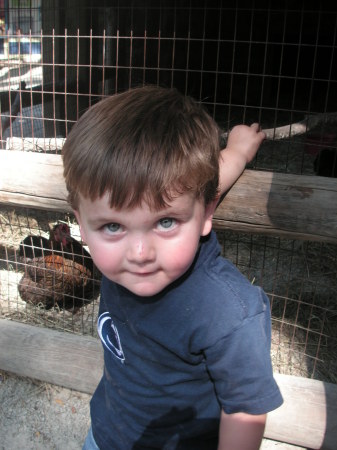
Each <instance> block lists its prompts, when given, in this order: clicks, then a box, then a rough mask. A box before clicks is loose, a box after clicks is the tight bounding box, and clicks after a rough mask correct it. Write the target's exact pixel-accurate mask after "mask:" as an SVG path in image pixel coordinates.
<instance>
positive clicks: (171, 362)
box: [91, 232, 282, 450]
mask: <svg viewBox="0 0 337 450" xmlns="http://www.w3.org/2000/svg"><path fill="white" fill-rule="evenodd" d="M98 331H99V335H100V337H101V340H102V343H103V348H104V374H103V377H102V379H101V381H100V383H99V385H98V387H97V390H96V391H95V393H94V395H93V398H92V400H91V420H92V427H93V434H94V438H95V440H96V443H97V445H98V447H99V448H100V449H101V450H111V449H114V450H128V449H155V448H157V449H166V450H169V449H170V450H171V449H184V450H187V449H193V450H197V449H204V450H212V449H216V448H217V438H218V429H219V419H220V412H221V408H223V409H224V411H225V412H226V413H235V412H245V413H249V414H264V413H267V412H269V411H271V410H273V409H275V408H277V407H278V406H280V405H281V403H282V397H281V394H280V391H279V389H278V387H277V385H276V382H275V380H274V378H273V374H272V367H271V361H270V335H271V323H270V308H269V300H268V298H267V296H266V295H265V294H264V292H263V291H262V290H261V289H260V288H258V287H255V286H252V285H251V284H250V283H249V281H248V280H247V279H246V278H245V277H244V276H243V275H242V274H241V273H240V272H239V271H238V270H237V269H236V268H235V266H233V265H232V264H231V263H230V262H229V261H227V260H226V259H224V258H223V257H222V256H221V255H220V248H219V244H218V241H217V239H216V235H215V233H214V232H212V233H211V234H210V235H209V236H207V237H206V238H203V239H202V241H201V245H200V249H199V252H198V254H197V256H196V258H195V261H194V263H193V265H192V267H191V268H190V269H189V270H188V272H187V273H186V274H185V275H183V276H182V277H181V278H180V279H179V280H177V281H176V282H175V283H173V284H172V285H170V286H169V287H168V288H166V289H165V290H164V291H162V292H160V294H158V295H155V296H153V297H139V296H136V295H134V294H132V293H131V292H130V291H128V290H127V289H125V288H123V287H121V286H120V285H117V284H115V283H112V282H111V281H109V280H108V279H106V278H105V277H103V280H102V288H101V301H100V311H99V319H98Z"/></svg>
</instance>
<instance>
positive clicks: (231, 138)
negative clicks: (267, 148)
mask: <svg viewBox="0 0 337 450" xmlns="http://www.w3.org/2000/svg"><path fill="white" fill-rule="evenodd" d="M265 137H266V135H265V134H264V132H263V131H261V130H260V125H259V124H258V123H253V124H252V125H251V126H250V127H248V126H247V125H237V126H235V127H234V128H233V129H232V130H231V132H230V133H229V135H228V140H227V147H226V149H227V150H230V149H232V150H235V151H236V152H238V153H239V154H240V155H241V157H242V158H243V160H244V161H245V164H247V163H249V162H250V161H252V159H253V158H254V156H255V155H256V152H257V151H258V149H259V147H260V145H261V143H262V141H263V140H264V139H265Z"/></svg>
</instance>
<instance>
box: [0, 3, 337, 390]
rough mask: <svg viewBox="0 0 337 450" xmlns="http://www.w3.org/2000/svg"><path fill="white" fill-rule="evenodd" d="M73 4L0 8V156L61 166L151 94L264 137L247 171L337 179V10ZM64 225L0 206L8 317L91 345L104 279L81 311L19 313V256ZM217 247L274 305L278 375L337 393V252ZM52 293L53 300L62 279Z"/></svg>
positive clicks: (0, 305) (242, 239)
mask: <svg viewBox="0 0 337 450" xmlns="http://www.w3.org/2000/svg"><path fill="white" fill-rule="evenodd" d="M67 3H70V2H64V3H62V8H60V5H59V2H54V1H46V2H43V3H42V2H41V1H38V0H35V1H34V2H33V1H31V2H27V3H25V5H26V7H25V12H24V13H23V12H22V13H20V8H21V9H23V3H22V4H21V3H20V2H19V5H16V6H15V5H14V3H13V4H12V3H11V2H10V1H9V2H8V4H7V7H6V6H4V5H2V4H1V3H0V21H1V20H2V21H3V24H4V26H3V33H2V35H1V36H0V41H1V43H0V100H1V131H0V141H1V147H2V149H8V150H13V149H16V150H22V151H27V150H30V151H42V152H47V151H48V152H53V153H60V151H61V147H62V145H63V142H64V139H66V138H67V135H68V133H69V131H70V130H71V127H72V126H73V124H74V123H75V122H76V121H77V119H78V118H79V117H80V116H81V115H82V114H83V113H84V112H85V111H86V109H87V108H88V107H90V106H91V105H93V104H94V103H96V102H97V101H99V100H100V99H101V98H103V97H105V96H107V95H111V94H113V93H115V92H120V91H123V90H126V89H129V88H130V87H135V86H139V85H143V84H149V83H151V84H159V85H162V86H167V87H175V88H177V89H178V90H180V91H181V92H183V93H184V94H186V95H191V96H193V97H194V98H196V99H197V100H198V101H200V102H201V103H202V104H203V105H204V106H205V107H206V108H207V109H208V111H209V112H210V114H211V115H212V116H213V117H214V118H215V120H216V121H217V122H218V124H219V126H220V127H221V129H223V131H224V133H226V132H227V131H228V130H229V129H231V128H232V127H233V126H234V125H236V124H239V123H248V124H250V123H252V122H255V121H256V122H259V123H261V125H262V127H263V128H264V129H267V130H268V133H267V139H266V140H265V142H264V143H263V145H262V147H261V149H260V150H259V152H258V154H257V156H256V158H255V160H254V161H253V162H252V163H251V164H250V166H249V167H250V168H253V169H259V170H270V171H275V172H281V173H291V174H298V175H299V176H301V175H303V174H305V175H312V176H313V183H314V176H316V175H323V176H336V174H337V164H336V155H337V150H336V147H337V131H336V130H337V127H336V120H337V119H336V118H337V111H336V106H335V105H336V98H337V56H336V39H337V38H336V36H337V8H336V6H335V5H329V6H324V3H323V2H304V1H303V2H301V1H295V2H280V3H278V4H277V5H275V2H271V1H267V0H266V1H261V2H254V1H249V0H248V1H239V0H237V1H234V0H233V1H226V2H225V1H220V0H212V1H202V0H200V1H198V2H191V1H183V0H181V1H178V0H177V1H161V2H151V1H139V2H131V1H130V2H128V1H123V2H120V1H109V2H105V1H98V2H95V4H94V2H92V1H86V2H79V1H78V2H77V1H75V2H71V5H67ZM20 4H21V6H20ZM6 8H7V9H6ZM27 17H29V18H30V19H29V20H28V19H27ZM18 28H19V29H20V32H19V33H17V29H18ZM10 44H11V45H10ZM2 49H3V51H2ZM51 142H52V144H53V145H51ZM224 144H225V137H224ZM18 176H24V174H20V175H19V174H18ZM37 182H38V180H37ZM60 222H66V223H67V224H68V225H69V227H70V230H71V234H72V236H73V237H74V238H76V239H77V240H79V233H78V228H77V225H76V223H75V221H74V218H73V217H72V216H70V215H66V214H64V213H52V212H49V213H47V212H45V211H38V210H28V209H18V208H17V209H13V208H10V207H9V206H6V205H2V206H1V209H0V230H1V231H0V233H1V241H0V274H1V278H0V289H1V291H0V295H1V297H0V314H1V316H2V317H10V318H13V319H17V320H21V321H26V322H29V323H34V324H41V325H44V326H51V327H54V328H57V329H62V330H68V331H71V332H76V333H83V334H93V335H95V333H96V330H95V319H96V317H97V312H98V303H99V290H98V289H96V288H99V279H100V277H99V274H98V273H97V272H95V273H92V274H91V275H90V277H89V278H90V285H91V286H92V287H93V290H92V294H93V295H92V296H91V297H90V298H89V297H88V298H87V297H86V295H84V291H83V295H82V294H79V293H78V291H77V295H76V296H75V297H76V299H77V304H76V305H75V304H74V303H73V304H71V303H70V306H69V304H68V306H67V307H65V306H66V304H65V302H66V300H67V299H68V298H67V299H65V298H63V300H62V301H61V300H59V301H55V293H54V297H53V295H51V298H52V299H53V298H54V304H53V305H52V306H50V305H49V306H48V307H46V304H45V303H44V302H43V301H40V302H36V303H35V304H33V303H32V302H29V301H28V302H27V301H24V299H23V298H22V296H21V295H20V292H19V289H18V286H19V285H20V281H21V280H22V277H24V275H25V273H26V272H27V267H28V266H29V265H31V264H32V263H31V261H28V260H27V258H26V259H25V258H24V257H22V255H21V254H20V243H22V241H23V239H24V238H25V237H27V236H28V235H37V236H43V237H45V238H46V239H49V237H50V230H51V229H52V227H53V225H55V224H56V223H60ZM218 236H219V240H220V243H221V245H222V248H223V253H224V255H225V256H226V257H228V258H229V259H230V260H232V261H233V262H234V263H235V264H236V265H237V266H238V267H239V269H240V270H241V271H242V272H243V273H244V274H246V275H247V276H248V278H249V279H250V280H251V282H252V283H256V284H259V285H261V286H262V287H263V288H264V289H265V291H266V292H267V293H268V295H269V297H270V301H271V305H272V316H273V347H272V356H273V362H274V365H275V367H276V370H277V371H279V372H283V373H291V374H297V375H303V376H307V377H316V378H319V379H324V380H329V381H333V382H336V371H337V367H336V359H337V356H336V351H335V348H336V347H337V346H336V340H337V336H336V328H337V327H336V292H337V290H336V287H337V286H336V284H337V261H336V246H335V245H333V244H328V243H318V242H307V241H301V240H289V239H285V238H283V237H282V236H280V237H277V238H276V237H269V236H262V235H248V234H240V233H235V232H219V233H218ZM46 245H47V244H46ZM49 245H50V244H48V245H47V247H48V248H49ZM48 248H47V250H48ZM58 251H59V252H60V251H63V255H64V252H65V251H66V250H65V249H62V250H58ZM56 254H57V253H56ZM35 268H36V266H35ZM48 270H49V269H48V268H47V267H44V268H43V273H45V274H46V273H47V272H48ZM35 276H36V275H35ZM72 276H73V281H72V282H73V283H75V279H76V276H75V274H74V273H73V275H72ZM50 279H52V280H54V281H52V282H51V283H52V284H51V286H52V288H51V290H53V289H54V291H55V272H54V275H53V276H52V277H51V278H50ZM53 283H54V284H53ZM82 283H83V279H82ZM45 289H46V292H49V291H50V289H49V291H48V288H47V287H45ZM41 298H43V297H41ZM73 298H74V295H73ZM75 306H76V307H75Z"/></svg>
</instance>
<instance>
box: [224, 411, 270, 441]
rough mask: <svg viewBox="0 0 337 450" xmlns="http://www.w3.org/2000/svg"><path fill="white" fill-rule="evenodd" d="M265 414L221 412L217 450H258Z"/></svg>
mask: <svg viewBox="0 0 337 450" xmlns="http://www.w3.org/2000/svg"><path fill="white" fill-rule="evenodd" d="M266 419H267V415H266V414H261V415H256V416H255V415H252V414H246V413H235V414H226V413H225V412H224V411H222V412H221V418H220V429H219V444H218V450H259V448H260V446H261V441H262V438H263V433H264V428H265V425H266Z"/></svg>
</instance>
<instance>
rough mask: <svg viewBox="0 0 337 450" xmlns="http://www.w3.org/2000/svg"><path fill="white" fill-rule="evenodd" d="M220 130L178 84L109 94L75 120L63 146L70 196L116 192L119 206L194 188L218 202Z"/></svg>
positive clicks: (157, 203) (155, 204) (153, 201)
mask: <svg viewBox="0 0 337 450" xmlns="http://www.w3.org/2000/svg"><path fill="white" fill-rule="evenodd" d="M219 151H220V147H219V129H218V127H217V125H216V123H215V122H214V121H213V119H212V118H211V117H210V116H209V114H208V113H207V112H206V111H205V110H204V109H203V108H202V107H201V106H200V105H199V104H198V103H197V102H195V101H194V100H193V99H191V98H189V97H184V96H183V95H181V94H180V93H178V91H176V90H175V89H165V88H160V87H155V86H146V87H142V88H136V89H131V90H129V91H127V92H124V93H121V94H116V95H113V96H111V97H108V98H105V99H104V100H101V101H100V102H98V103H97V104H96V105H94V106H93V107H91V108H90V109H89V110H88V111H87V112H86V113H85V114H84V115H83V116H82V117H81V118H80V119H79V120H78V122H77V123H76V124H75V125H74V127H73V129H72V130H71V132H70V133H69V136H68V137H67V140H66V143H65V145H64V147H63V150H62V155H63V164H64V177H65V181H66V186H67V189H68V192H69V197H68V200H69V203H70V204H71V206H72V207H73V208H74V209H78V193H80V194H81V195H82V196H83V197H85V198H90V199H91V200H92V201H94V200H95V199H97V198H100V197H101V196H103V194H104V193H106V192H109V194H110V205H111V207H114V208H116V209H120V208H122V207H130V208H132V207H135V206H139V205H140V204H141V202H142V201H143V200H145V201H146V202H147V203H148V204H149V206H150V207H151V208H153V209H160V208H162V207H164V206H165V205H166V202H167V201H168V200H170V199H171V198H172V196H174V195H176V194H179V193H185V192H190V191H191V192H193V193H195V194H196V195H197V196H198V197H203V198H204V199H205V203H206V204H207V203H209V202H210V201H212V200H213V199H214V198H215V197H216V194H217V187H218V170H219V169H218V164H219V163H218V158H219Z"/></svg>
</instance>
